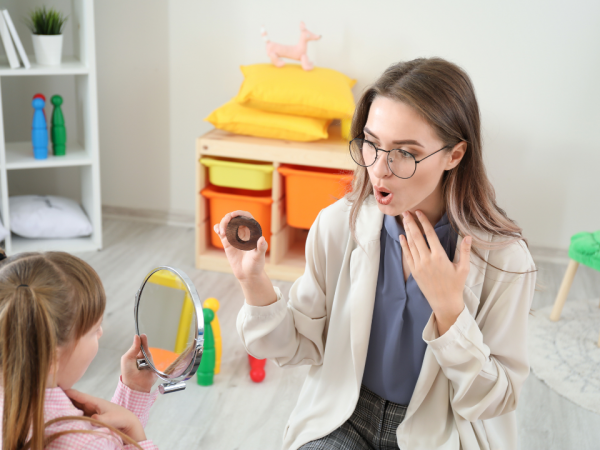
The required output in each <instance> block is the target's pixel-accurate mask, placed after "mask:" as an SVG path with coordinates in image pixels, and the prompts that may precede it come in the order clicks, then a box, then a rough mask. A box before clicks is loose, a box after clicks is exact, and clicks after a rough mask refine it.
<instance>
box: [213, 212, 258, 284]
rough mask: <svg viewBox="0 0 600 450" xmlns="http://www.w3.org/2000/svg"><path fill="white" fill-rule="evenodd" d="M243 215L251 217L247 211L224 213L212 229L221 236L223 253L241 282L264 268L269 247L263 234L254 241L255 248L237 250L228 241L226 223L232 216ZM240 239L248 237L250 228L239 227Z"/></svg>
mask: <svg viewBox="0 0 600 450" xmlns="http://www.w3.org/2000/svg"><path fill="white" fill-rule="evenodd" d="M238 216H244V217H250V218H251V219H254V217H252V214H250V213H249V212H247V211H233V212H231V213H228V214H225V217H223V219H221V223H218V224H216V225H215V226H214V231H215V233H217V235H218V236H219V237H220V238H221V242H222V243H223V247H224V248H225V255H227V259H228V260H229V264H230V265H231V268H232V269H233V274H234V275H235V277H236V278H237V279H238V280H240V282H241V283H243V282H244V281H246V280H250V279H253V278H257V277H259V276H260V275H261V274H262V273H263V272H264V269H265V254H266V253H267V249H268V248H269V246H268V244H267V241H266V239H265V237H264V236H261V237H260V238H259V239H258V242H257V243H256V248H255V249H254V250H250V251H244V250H239V249H237V248H235V247H234V246H233V245H231V244H230V243H229V241H228V240H227V236H226V233H225V232H226V230H227V225H229V222H230V221H231V219H233V218H234V217H238ZM238 235H239V236H240V239H242V240H247V239H250V230H248V228H246V227H240V228H239V230H238Z"/></svg>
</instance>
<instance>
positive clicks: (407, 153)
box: [348, 138, 452, 180]
mask: <svg viewBox="0 0 600 450" xmlns="http://www.w3.org/2000/svg"><path fill="white" fill-rule="evenodd" d="M354 141H364V142H368V143H369V144H371V145H372V146H373V148H374V149H375V159H374V160H373V162H372V163H371V164H369V165H368V166H364V165H362V164H360V163H359V162H358V161H356V160H355V159H354V156H352V143H353V142H354ZM450 147H452V146H451V145H446V146H445V147H442V148H440V149H439V150H436V151H435V152H433V153H431V154H429V155H427V156H426V157H425V158H421V159H420V160H418V161H417V159H416V158H415V156H414V155H413V154H412V153H409V152H407V151H406V150H402V149H401V148H393V149H391V150H384V149H382V148H378V147H377V146H376V145H375V144H374V143H373V142H371V141H369V140H368V139H363V138H354V139H352V140H351V141H350V142H349V144H348V150H349V151H350V157H351V158H352V161H354V162H355V163H356V164H358V165H359V166H361V167H371V166H372V165H373V164H375V163H376V162H377V158H379V152H380V151H381V152H384V153H387V154H388V156H389V154H390V153H392V152H393V151H398V152H402V153H403V154H405V155H408V156H410V157H411V158H412V159H413V160H414V162H415V170H414V171H413V173H412V174H411V175H410V177H401V176H399V175H396V174H395V173H394V171H393V170H392V168H391V167H390V160H389V158H386V162H387V166H388V169H390V172H392V175H394V176H395V177H398V178H402V179H403V180H408V179H409V178H411V177H412V176H413V175H414V174H415V173H416V172H417V164H419V163H420V162H421V161H424V160H426V159H427V158H429V157H430V156H433V155H435V154H436V153H438V152H441V151H442V150H445V149H447V148H450Z"/></svg>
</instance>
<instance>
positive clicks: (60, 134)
mask: <svg viewBox="0 0 600 450" xmlns="http://www.w3.org/2000/svg"><path fill="white" fill-rule="evenodd" d="M50 101H51V102H52V104H53V105H54V111H52V129H51V137H52V151H53V153H54V156H64V155H65V154H66V152H67V129H66V128H65V118H64V116H63V113H62V109H61V107H60V105H62V102H63V99H62V97H61V96H60V95H53V96H52V98H51V99H50Z"/></svg>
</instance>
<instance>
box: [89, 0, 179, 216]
mask: <svg viewBox="0 0 600 450" xmlns="http://www.w3.org/2000/svg"><path fill="white" fill-rule="evenodd" d="M167 3H168V2H167V0H126V1H124V0H96V1H95V13H96V66H97V71H98V109H99V111H98V113H99V119H98V120H99V127H100V164H101V168H100V176H101V183H102V203H103V204H104V205H110V206H119V207H126V208H140V209H153V210H159V211H161V210H162V211H167V210H169V209H170V208H171V205H170V190H171V180H170V177H169V165H170V156H169V83H168V79H169V53H168V42H169V28H168V18H167V15H168V10H167Z"/></svg>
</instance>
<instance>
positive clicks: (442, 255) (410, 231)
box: [400, 211, 471, 336]
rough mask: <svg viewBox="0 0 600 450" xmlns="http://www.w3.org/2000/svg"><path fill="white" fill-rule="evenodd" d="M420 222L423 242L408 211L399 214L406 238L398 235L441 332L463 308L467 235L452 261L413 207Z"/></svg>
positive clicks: (423, 217) (468, 258) (441, 332)
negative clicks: (454, 261) (458, 257)
mask: <svg viewBox="0 0 600 450" xmlns="http://www.w3.org/2000/svg"><path fill="white" fill-rule="evenodd" d="M416 215H417V217H418V219H419V221H420V222H421V225H422V226H423V230H424V231H425V235H426V236H427V242H429V247H430V248H428V247H427V242H425V238H424V237H423V235H422V234H421V230H420V229H419V226H418V224H417V222H416V220H415V219H414V218H413V216H412V214H411V213H410V211H407V212H406V213H404V214H403V217H404V219H403V223H404V230H405V231H406V238H405V237H404V236H402V235H400V245H401V246H402V251H403V252H404V255H405V256H406V261H407V262H408V266H409V268H410V271H411V273H412V275H413V278H414V279H415V281H416V282H417V284H418V285H419V288H420V289H421V292H422V293H423V295H424V296H425V298H426V299H427V301H428V302H429V305H430V306H431V309H432V310H433V313H434V314H435V318H436V322H437V326H438V332H439V334H440V336H441V335H443V334H444V333H446V331H448V329H449V328H450V327H451V326H452V325H453V324H454V322H456V319H457V318H458V316H459V315H460V313H461V312H462V311H463V309H464V307H465V304H464V301H463V289H464V287H465V281H466V280H467V275H468V274H469V269H470V252H471V237H470V236H467V237H466V238H465V239H463V241H462V243H461V247H460V262H458V263H453V262H452V261H450V260H449V259H448V255H446V251H445V250H444V247H442V244H441V243H440V240H439V238H438V236H437V234H435V230H434V228H433V226H432V225H431V223H430V222H429V220H428V219H427V217H425V214H423V213H422V212H421V211H416Z"/></svg>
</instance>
